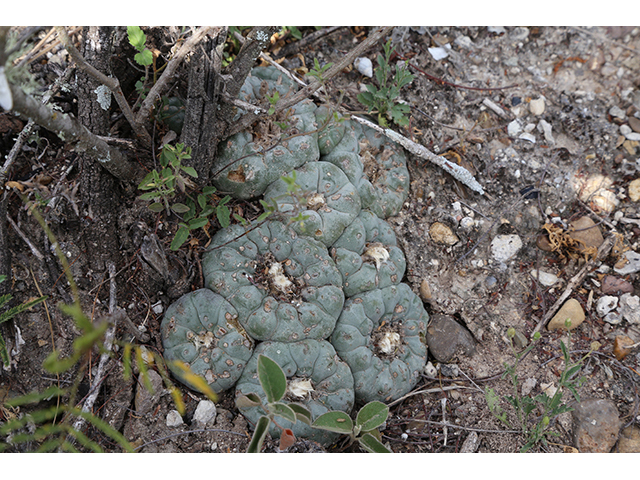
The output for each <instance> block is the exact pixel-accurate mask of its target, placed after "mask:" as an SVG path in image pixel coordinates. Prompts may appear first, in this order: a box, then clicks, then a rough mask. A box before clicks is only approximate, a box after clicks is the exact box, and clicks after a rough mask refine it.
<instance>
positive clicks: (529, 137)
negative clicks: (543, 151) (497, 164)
mask: <svg viewBox="0 0 640 480" xmlns="http://www.w3.org/2000/svg"><path fill="white" fill-rule="evenodd" d="M518 138H521V139H522V140H528V141H529V142H531V143H536V136H535V135H534V134H533V133H528V132H525V133H521V134H520V136H519V137H518Z"/></svg>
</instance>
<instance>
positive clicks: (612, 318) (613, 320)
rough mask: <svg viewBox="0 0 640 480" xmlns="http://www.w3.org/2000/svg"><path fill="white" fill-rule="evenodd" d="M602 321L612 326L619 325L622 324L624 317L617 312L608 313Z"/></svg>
mask: <svg viewBox="0 0 640 480" xmlns="http://www.w3.org/2000/svg"><path fill="white" fill-rule="evenodd" d="M602 319H603V320H604V321H605V322H607V323H610V324H611V325H617V324H619V323H620V322H622V317H621V316H620V314H618V313H616V312H611V313H607V314H606V315H605V316H604V317H602Z"/></svg>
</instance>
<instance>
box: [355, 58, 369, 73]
mask: <svg viewBox="0 0 640 480" xmlns="http://www.w3.org/2000/svg"><path fill="white" fill-rule="evenodd" d="M353 66H354V67H356V70H358V71H359V72H360V73H361V74H362V75H364V76H365V77H369V78H371V77H373V64H372V63H371V60H369V59H368V58H367V57H358V58H356V59H355V60H354V61H353Z"/></svg>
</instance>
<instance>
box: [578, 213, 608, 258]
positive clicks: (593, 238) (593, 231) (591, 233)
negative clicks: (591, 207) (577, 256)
mask: <svg viewBox="0 0 640 480" xmlns="http://www.w3.org/2000/svg"><path fill="white" fill-rule="evenodd" d="M570 225H571V226H572V227H573V229H574V231H573V232H571V233H569V236H570V237H571V238H573V239H574V240H580V241H581V242H583V244H581V246H580V247H579V248H578V250H579V251H580V252H585V251H586V249H588V248H589V247H593V248H595V249H596V250H597V249H598V248H599V247H600V245H602V244H603V243H604V237H603V236H602V233H601V232H600V227H599V226H597V225H596V224H595V223H594V221H593V220H591V218H589V217H586V216H585V217H580V218H578V219H577V220H574V221H573V222H571V223H570Z"/></svg>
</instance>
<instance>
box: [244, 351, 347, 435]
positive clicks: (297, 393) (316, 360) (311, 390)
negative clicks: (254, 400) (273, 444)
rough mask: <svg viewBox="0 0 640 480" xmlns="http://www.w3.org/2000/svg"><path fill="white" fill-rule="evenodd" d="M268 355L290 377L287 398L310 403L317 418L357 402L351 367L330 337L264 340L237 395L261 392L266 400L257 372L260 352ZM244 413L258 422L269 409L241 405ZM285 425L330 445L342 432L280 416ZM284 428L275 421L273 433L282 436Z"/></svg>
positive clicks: (313, 415)
mask: <svg viewBox="0 0 640 480" xmlns="http://www.w3.org/2000/svg"><path fill="white" fill-rule="evenodd" d="M260 354H262V355H265V356H267V357H269V358H270V359H271V360H273V361H274V362H276V363H277V364H278V365H280V367H281V368H282V370H283V371H284V373H285V375H286V377H287V393H286V394H285V400H286V401H287V402H297V403H300V404H302V405H303V406H304V407H306V408H307V409H308V410H309V411H310V412H311V416H312V420H315V419H316V418H318V417H319V416H320V415H322V414H323V413H326V412H328V411H331V410H342V411H346V412H350V411H351V409H352V408H353V404H354V390H353V376H352V374H351V371H350V370H349V367H348V366H347V364H346V363H345V362H343V361H342V360H341V359H340V358H339V357H338V356H337V355H336V351H335V349H334V348H333V346H332V345H331V344H330V343H329V342H327V341H326V340H302V341H300V342H293V343H281V342H262V343H261V344H259V345H258V346H257V347H256V349H255V352H254V355H253V356H252V357H251V360H249V363H248V364H247V367H246V368H245V371H244V372H243V374H242V377H241V378H240V380H238V384H237V385H236V397H238V396H240V395H248V394H250V393H255V394H257V395H258V396H259V397H260V398H261V399H262V400H263V401H264V400H265V398H266V396H265V393H264V391H263V390H262V387H261V385H260V382H259V380H258V375H257V363H258V357H259V355H260ZM240 411H241V412H242V414H243V415H244V416H245V417H246V418H247V419H248V420H249V421H250V422H252V423H254V424H255V423H256V422H257V421H258V419H259V418H260V416H261V415H264V413H265V412H263V411H262V409H261V408H260V407H241V408H240ZM278 424H279V425H280V427H282V428H291V429H292V430H293V433H294V435H296V436H297V437H302V438H307V439H310V440H313V441H316V442H318V443H321V444H324V445H328V444H330V443H332V442H334V441H335V440H336V439H337V437H338V435H337V434H335V433H331V432H327V431H323V430H318V429H314V428H311V427H310V426H308V425H306V424H304V423H302V422H296V423H295V424H292V423H291V422H289V421H287V420H285V419H281V418H278ZM280 432H281V429H279V428H276V427H275V426H273V425H272V427H271V429H270V433H271V435H272V436H273V437H279V436H280Z"/></svg>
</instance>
